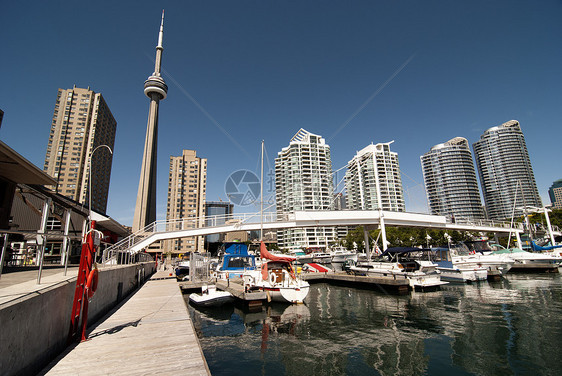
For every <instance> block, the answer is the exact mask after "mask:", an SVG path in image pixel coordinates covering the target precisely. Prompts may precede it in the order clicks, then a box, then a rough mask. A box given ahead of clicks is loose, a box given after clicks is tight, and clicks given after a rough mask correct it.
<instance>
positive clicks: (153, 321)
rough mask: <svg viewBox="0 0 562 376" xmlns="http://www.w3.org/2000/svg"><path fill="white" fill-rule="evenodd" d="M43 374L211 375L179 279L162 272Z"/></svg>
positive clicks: (154, 276)
mask: <svg viewBox="0 0 562 376" xmlns="http://www.w3.org/2000/svg"><path fill="white" fill-rule="evenodd" d="M41 374H42V375H50V376H54V375H108V374H114V375H205V376H206V375H210V372H209V369H208V367H207V363H206V361H205V358H204V356H203V353H202V351H201V347H200V345H199V341H198V339H197V336H196V334H195V331H194V328H193V325H192V322H191V319H190V317H189V313H188V311H187V307H186V305H185V301H184V299H183V296H182V294H181V290H180V288H179V286H178V283H177V282H176V280H175V278H170V277H169V276H168V273H165V272H157V273H156V274H154V275H153V276H152V277H151V278H150V279H149V280H148V281H147V282H146V283H145V284H144V286H142V287H141V289H140V290H139V291H137V292H136V293H135V294H134V295H133V296H132V297H131V298H130V299H128V300H127V301H125V302H124V304H122V305H121V306H119V307H118V308H117V309H116V310H114V311H112V312H110V314H108V315H107V316H106V317H105V318H104V319H102V320H100V323H99V324H98V325H97V326H95V327H94V328H93V329H92V330H91V332H90V333H89V339H88V341H85V342H82V343H80V344H78V345H77V346H75V347H74V348H71V349H70V350H67V351H66V352H65V353H64V354H63V355H62V356H61V357H59V358H58V359H56V360H55V361H53V362H52V363H51V364H50V365H49V366H48V367H47V368H46V369H45V370H44V371H43V372H42V373H41Z"/></svg>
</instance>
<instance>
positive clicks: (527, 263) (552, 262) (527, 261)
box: [491, 244, 562, 273]
mask: <svg viewBox="0 0 562 376" xmlns="http://www.w3.org/2000/svg"><path fill="white" fill-rule="evenodd" d="M491 247H492V249H493V252H492V254H493V255H505V256H507V257H509V258H510V259H512V260H513V261H514V264H513V266H512V268H511V269H512V270H513V271H545V272H554V273H558V271H559V270H558V267H559V266H560V262H561V261H562V258H561V257H558V256H555V255H552V254H544V253H538V252H527V251H524V250H522V249H519V248H509V249H507V248H505V247H503V246H501V245H499V244H491Z"/></svg>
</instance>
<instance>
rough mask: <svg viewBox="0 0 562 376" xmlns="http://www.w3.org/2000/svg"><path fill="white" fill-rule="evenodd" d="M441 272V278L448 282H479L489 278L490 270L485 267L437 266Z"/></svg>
mask: <svg viewBox="0 0 562 376" xmlns="http://www.w3.org/2000/svg"><path fill="white" fill-rule="evenodd" d="M437 269H438V270H439V271H440V272H441V280H443V281H447V282H459V283H467V282H478V281H485V280H487V279H488V272H487V270H486V269H484V268H480V269H476V270H473V269H459V268H437Z"/></svg>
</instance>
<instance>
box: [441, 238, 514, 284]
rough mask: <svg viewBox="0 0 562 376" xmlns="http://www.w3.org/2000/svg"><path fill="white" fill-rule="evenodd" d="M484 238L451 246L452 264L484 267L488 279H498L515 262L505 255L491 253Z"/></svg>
mask: <svg viewBox="0 0 562 376" xmlns="http://www.w3.org/2000/svg"><path fill="white" fill-rule="evenodd" d="M491 252H492V249H491V246H490V245H489V244H488V242H487V241H486V240H480V241H471V242H465V243H460V244H457V245H455V246H453V247H451V259H452V261H453V265H455V266H456V267H459V268H461V269H475V268H480V267H483V268H486V271H487V273H488V279H489V280H496V281H497V280H499V279H501V277H502V276H505V275H506V274H507V272H508V271H509V270H510V269H511V268H512V266H513V264H514V263H515V261H514V260H512V259H510V258H509V257H506V256H505V255H492V254H491Z"/></svg>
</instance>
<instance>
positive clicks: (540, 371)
mask: <svg viewBox="0 0 562 376" xmlns="http://www.w3.org/2000/svg"><path fill="white" fill-rule="evenodd" d="M305 302H306V304H304V305H270V306H267V307H264V308H263V309H262V310H261V311H260V312H257V313H246V312H244V311H242V310H239V309H238V308H235V307H234V306H226V307H222V308H220V309H212V310H204V311H199V310H196V309H194V308H192V307H190V308H189V309H190V313H191V317H192V318H193V322H194V325H195V328H196V330H197V333H198V335H199V338H200V342H201V345H202V347H203V351H204V353H205V358H206V359H207V362H208V364H209V368H210V370H211V373H212V374H213V375H215V376H216V375H244V376H249V375H307V376H309V375H414V374H429V375H440V374H442V375H451V374H455V375H463V374H479V375H512V374H534V375H560V374H562V363H561V361H562V356H561V355H560V354H561V350H560V347H561V345H562V324H561V323H560V320H561V318H562V278H561V275H560V274H529V275H509V276H508V279H506V280H503V281H501V282H495V283H488V282H484V283H480V284H475V285H451V284H450V285H446V286H443V287H442V288H441V290H440V291H434V292H425V293H424V292H412V293H411V294H409V295H405V296H397V295H388V294H384V293H381V292H379V291H370V290H362V289H356V288H351V287H340V286H332V285H329V284H316V285H312V286H311V289H310V293H309V296H308V297H307V299H306V301H305Z"/></svg>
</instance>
